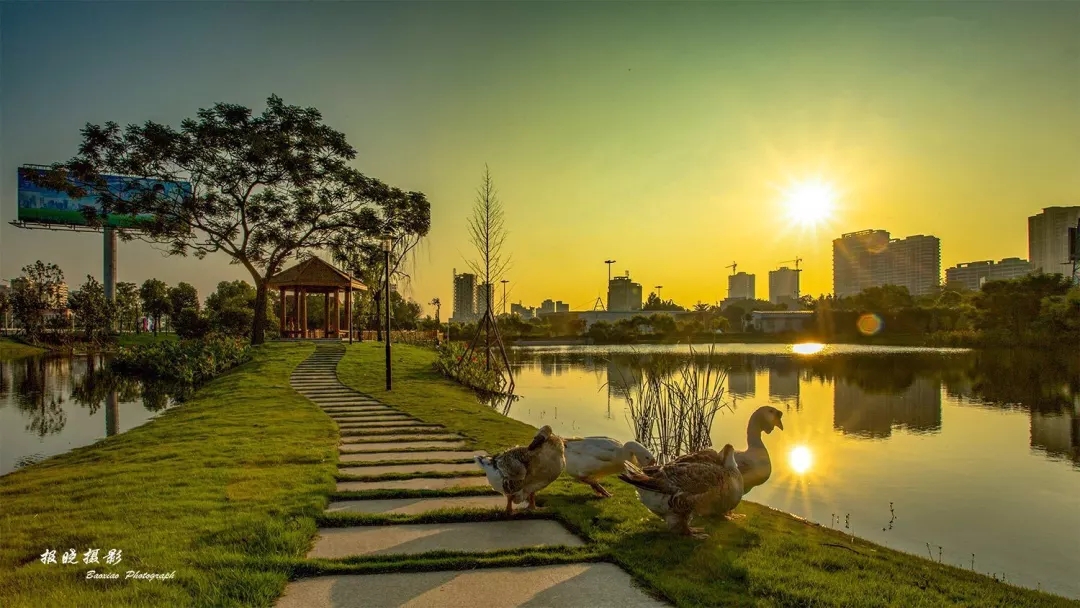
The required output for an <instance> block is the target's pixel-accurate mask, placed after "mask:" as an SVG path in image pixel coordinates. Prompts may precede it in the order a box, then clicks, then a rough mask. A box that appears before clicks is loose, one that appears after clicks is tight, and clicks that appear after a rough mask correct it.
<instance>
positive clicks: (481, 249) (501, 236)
mask: <svg viewBox="0 0 1080 608" xmlns="http://www.w3.org/2000/svg"><path fill="white" fill-rule="evenodd" d="M469 242H470V243H472V245H473V247H474V248H475V249H476V253H477V255H478V258H477V259H472V260H467V263H468V265H469V267H470V268H471V269H472V271H473V272H474V273H476V274H477V275H478V276H480V277H483V283H482V284H481V285H482V289H483V297H484V315H483V317H481V319H480V322H479V323H477V325H476V334H475V335H474V336H473V339H472V342H471V343H470V344H469V347H468V348H467V349H466V350H465V353H464V354H463V355H462V357H461V359H460V360H459V361H458V364H459V365H460V364H461V362H462V361H464V360H465V358H466V357H468V356H469V353H470V352H471V351H472V350H473V349H474V348H475V345H476V343H477V342H478V341H479V339H480V334H481V332H482V333H483V334H484V367H485V369H487V370H491V351H492V348H493V347H494V346H498V348H499V353H500V354H501V355H502V360H503V364H504V369H503V370H502V371H500V375H501V374H502V373H503V372H505V374H506V376H507V377H508V379H509V388H510V390H511V391H512V390H513V386H514V377H513V374H512V373H511V372H510V361H509V359H508V357H507V356H506V347H505V346H504V345H503V342H502V337H501V336H500V335H499V326H498V323H496V321H495V315H494V314H493V313H492V308H493V305H494V302H493V299H494V298H493V296H494V288H493V287H492V286H493V285H494V284H495V283H497V282H498V281H499V280H500V279H502V277H503V275H504V274H505V273H506V270H507V269H508V268H509V267H510V256H509V255H508V254H504V252H503V245H505V243H506V224H505V219H504V216H503V208H502V202H501V201H500V200H499V196H498V192H496V190H495V183H494V182H493V181H492V179H491V170H490V169H489V168H488V166H487V165H486V164H485V165H484V175H483V177H482V178H481V181H480V187H479V188H477V189H476V202H475V204H474V205H473V211H472V216H471V217H470V218H469ZM492 337H494V339H495V340H494V342H492Z"/></svg>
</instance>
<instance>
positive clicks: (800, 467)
mask: <svg viewBox="0 0 1080 608" xmlns="http://www.w3.org/2000/svg"><path fill="white" fill-rule="evenodd" d="M788 462H789V463H790V464H791V470H792V471H795V472H796V473H798V474H799V475H802V474H804V473H806V472H807V471H809V470H810V467H812V466H813V465H814V454H813V452H811V451H810V448H808V447H806V446H805V445H798V446H795V447H794V448H791V452H790V453H789V454H788Z"/></svg>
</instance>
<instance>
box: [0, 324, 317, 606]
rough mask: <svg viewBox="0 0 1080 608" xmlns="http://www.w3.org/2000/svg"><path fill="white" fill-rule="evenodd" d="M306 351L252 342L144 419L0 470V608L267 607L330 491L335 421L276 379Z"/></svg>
mask: <svg viewBox="0 0 1080 608" xmlns="http://www.w3.org/2000/svg"><path fill="white" fill-rule="evenodd" d="M312 351H313V347H312V345H310V344H299V343H287V344H270V345H267V346H264V347H261V348H259V349H257V350H256V351H255V354H254V359H253V360H252V361H251V362H249V363H247V364H244V365H242V366H240V367H238V368H237V369H235V370H233V371H231V372H229V373H226V374H224V375H223V376H221V377H219V378H217V379H215V380H214V381H212V382H211V383H209V384H208V385H207V386H206V387H204V388H203V389H201V390H200V391H198V393H196V395H195V397H194V398H193V399H192V400H190V401H188V402H186V403H185V404H184V405H183V406H181V407H178V408H175V409H172V410H169V411H167V412H166V413H164V414H163V415H162V416H161V417H160V418H157V419H155V420H153V421H151V422H150V423H148V424H146V425H145V426H142V427H139V428H136V429H132V430H130V431H128V432H126V433H123V434H120V435H116V436H113V437H109V438H108V439H105V440H104V441H101V442H99V443H97V444H94V445H91V446H87V447H83V448H78V449H76V450H73V451H72V452H70V453H68V454H64V455H61V456H57V457H54V458H50V459H48V460H46V461H44V462H42V463H40V464H37V465H34V466H32V467H28V468H27V469H24V470H21V471H17V472H15V473H12V474H10V475H7V476H4V477H0V539H2V543H0V606H4V607H5V608H15V607H18V606H34V607H37V606H192V605H196V606H269V605H272V604H273V602H274V601H275V600H276V598H277V597H278V596H279V595H280V594H281V593H282V592H283V590H284V588H285V585H286V583H287V580H288V578H289V576H290V574H291V572H292V571H293V568H294V566H295V564H296V563H297V561H298V560H299V559H300V558H302V557H303V556H304V554H305V553H306V552H307V550H308V548H309V547H310V542H311V539H312V538H313V537H314V535H315V531H316V523H315V522H316V518H317V517H318V516H319V514H320V513H322V511H323V509H324V508H325V506H326V497H327V495H328V494H329V493H330V492H331V491H332V490H333V488H334V471H335V462H336V444H337V430H336V428H335V426H334V424H333V422H332V421H331V420H330V418H329V417H327V416H326V415H325V414H324V413H323V412H321V411H320V410H319V408H318V406H316V405H315V404H313V403H312V402H310V401H308V400H307V399H304V398H303V397H301V396H300V395H298V394H297V393H295V392H294V391H293V390H292V389H291V388H289V384H288V377H289V374H290V373H291V371H292V370H293V369H294V368H295V367H296V365H297V364H298V363H299V362H300V361H302V360H303V359H304V358H306V357H307V356H308V355H309V354H310V353H311V352H312ZM71 548H74V549H75V550H76V551H77V552H78V553H79V560H80V563H79V564H77V565H71V564H67V565H65V564H62V563H61V561H62V560H61V558H62V555H63V553H64V552H65V551H67V550H68V549H71ZM94 548H97V549H100V550H101V552H100V556H99V557H100V559H101V561H102V563H101V564H98V565H87V564H83V563H82V555H83V553H85V552H86V551H87V550H89V549H94ZM48 549H55V550H56V561H57V563H55V564H47V565H46V564H43V563H42V562H41V560H40V557H41V555H42V553H44V552H45V551H46V550H48ZM110 549H119V550H121V551H122V555H121V560H122V561H121V562H120V563H118V564H115V565H107V564H105V563H104V559H105V557H106V554H107V552H108V551H109V550H110ZM91 569H92V570H96V571H97V572H99V573H101V572H110V573H111V572H117V573H119V574H120V579H119V580H86V573H87V571H88V570H91ZM128 570H136V571H141V572H150V573H169V572H172V571H175V572H176V577H175V579H173V580H167V581H140V580H124V578H123V577H124V576H125V574H126V572H127V571H128Z"/></svg>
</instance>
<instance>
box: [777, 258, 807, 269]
mask: <svg viewBox="0 0 1080 608" xmlns="http://www.w3.org/2000/svg"><path fill="white" fill-rule="evenodd" d="M801 261H803V259H802V258H800V257H798V256H796V257H795V259H794V260H784V261H783V262H780V264H787V263H790V262H795V272H802V271H801V270H799V262H801Z"/></svg>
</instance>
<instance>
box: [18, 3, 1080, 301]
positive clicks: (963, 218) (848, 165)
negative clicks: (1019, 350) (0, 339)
mask: <svg viewBox="0 0 1080 608" xmlns="http://www.w3.org/2000/svg"><path fill="white" fill-rule="evenodd" d="M2 10H3V11H4V12H3V22H2V27H3V37H2V45H3V46H2V47H0V48H2V50H3V54H2V66H0V67H2V69H3V72H4V79H5V86H4V88H3V91H2V93H0V95H2V97H0V101H3V104H2V106H0V122H2V125H0V127H2V128H3V131H4V138H3V142H2V144H0V146H2V152H3V154H2V156H3V167H2V169H3V177H4V181H3V191H2V193H3V201H4V202H3V213H4V216H5V217H4V219H5V222H6V221H7V219H8V218H7V216H8V215H9V214H13V213H14V191H13V190H14V175H15V167H16V166H17V165H18V164H23V163H33V162H39V163H40V162H51V161H54V160H63V159H66V158H67V157H69V156H71V155H72V154H73V153H74V152H75V146H76V145H77V143H78V129H79V127H80V126H81V125H82V124H83V123H85V122H87V121H90V122H103V121H105V120H117V121H119V122H121V123H124V122H141V121H143V120H147V119H153V120H160V121H165V122H170V123H172V124H178V123H179V120H180V119H181V118H183V117H186V116H190V115H192V114H194V111H195V110H196V109H197V108H199V107H205V106H209V105H211V104H212V103H214V102H216V101H234V102H238V103H245V104H248V105H252V106H254V107H256V108H261V105H262V100H264V99H265V98H266V96H267V95H269V94H271V93H277V94H279V95H281V96H282V97H283V98H284V99H285V100H286V102H289V103H296V104H301V105H312V106H315V107H318V108H320V109H321V110H322V111H323V113H324V116H325V119H326V121H327V123H328V124H330V125H332V126H334V127H336V128H338V129H340V130H342V131H344V132H345V133H346V135H347V136H348V138H349V140H350V142H351V143H352V144H353V145H354V146H355V147H356V148H357V150H358V152H359V156H358V159H357V163H356V166H357V167H359V168H360V169H362V170H363V171H365V172H367V173H369V174H371V175H374V176H376V177H379V178H380V179H383V180H385V181H387V182H389V183H391V184H394V185H397V186H399V187H402V188H407V189H418V190H422V191H424V192H425V193H426V194H427V195H428V197H429V199H430V200H431V202H432V224H433V229H432V232H431V235H430V237H429V238H428V239H427V242H426V243H425V245H424V247H423V249H422V250H421V251H420V252H419V253H418V255H417V259H416V264H415V266H414V267H413V269H412V271H413V275H414V281H413V284H412V295H413V297H415V298H416V299H417V300H419V301H421V302H424V303H426V302H427V301H429V300H430V299H431V298H432V297H440V298H441V299H442V300H443V302H447V303H448V302H449V301H450V300H451V299H452V281H451V272H452V269H453V268H455V267H456V268H457V269H458V270H459V271H461V270H463V269H464V268H465V267H466V263H465V256H469V255H471V251H470V249H469V245H468V242H467V232H466V217H467V215H468V213H469V209H470V206H471V204H472V199H473V193H474V189H475V188H476V186H477V185H478V184H479V180H480V175H481V173H482V171H483V167H484V164H485V163H488V164H489V165H490V167H491V172H492V176H493V178H494V180H495V185H496V187H497V188H498V190H499V193H500V195H501V199H502V202H503V204H504V206H505V211H506V219H507V228H508V229H509V233H510V234H509V238H508V240H507V245H508V248H509V250H510V253H511V254H512V257H513V265H512V267H511V269H510V271H509V272H508V273H507V277H506V278H508V279H509V280H510V281H511V284H510V287H511V290H512V295H511V297H510V299H511V300H512V301H515V302H516V301H518V300H521V301H524V302H525V303H526V304H531V305H538V304H539V303H540V301H541V300H543V299H545V298H552V299H559V300H563V301H564V302H568V303H570V305H571V306H572V308H591V306H592V303H593V301H594V300H595V299H596V296H597V295H600V294H601V293H603V291H604V289H605V278H606V267H605V266H604V264H603V260H605V259H609V258H612V259H615V260H617V263H616V264H615V266H614V270H615V272H616V273H621V272H623V271H624V270H630V271H631V276H632V277H633V278H634V279H635V280H637V281H639V282H641V283H642V284H643V285H644V286H645V287H646V293H648V290H649V289H650V288H651V287H652V286H654V285H663V286H664V289H663V296H664V297H665V298H674V299H675V300H676V301H677V302H679V303H682V304H684V305H689V304H692V303H694V302H695V301H698V300H702V301H708V302H715V301H716V300H719V299H722V298H723V297H724V296H725V295H726V279H725V276H726V275H727V274H728V273H729V272H730V271H729V270H726V269H725V268H724V266H726V265H728V264H731V263H732V261H737V262H738V264H739V270H745V271H747V272H753V273H756V274H757V276H758V279H757V286H758V287H757V289H758V296H759V297H767V295H768V294H767V285H768V281H767V272H768V270H770V269H773V268H775V267H776V266H777V265H778V263H779V262H781V261H784V260H790V259H792V258H794V257H795V256H796V255H798V256H800V257H802V258H803V259H804V261H803V263H802V268H804V269H805V271H804V272H803V275H802V277H803V291H804V293H811V294H814V295H817V294H819V293H826V292H829V291H831V240H832V239H833V238H835V237H836V236H838V235H839V234H841V233H842V232H850V231H855V230H862V229H867V228H882V229H886V230H889V231H891V232H892V234H893V235H894V236H895V237H903V236H908V235H912V234H934V235H936V236H938V237H939V238H941V240H942V269H943V270H944V268H945V267H948V266H951V265H953V264H955V263H958V262H965V261H972V260H979V259H991V258H993V259H1000V258H1003V257H1009V256H1020V257H1026V256H1027V240H1026V239H1027V234H1026V232H1027V228H1026V226H1027V217H1028V216H1029V215H1032V214H1034V213H1037V212H1038V211H1039V209H1040V208H1042V207H1045V206H1052V205H1076V204H1080V170H1078V167H1080V3H1068V2H1062V3H1048V2H1047V3H1043V2H1009V3H1006V2H992V3H991V2H986V3H980V2H970V3H929V2H925V3H890V2H886V3H859V4H856V3H822V4H813V3H801V4H788V3H754V4H741V3H713V4H706V3H694V4H672V3H667V4H646V3H635V4H618V3H586V4H577V5H575V4H561V3H533V4H526V3H504V4H487V3H484V4H468V5H465V4H452V3H447V4H438V5H425V4H418V3H408V4H399V5H376V4H359V3H357V4H349V3H331V4H324V5H315V6H312V5H310V4H284V5H283V4H274V5H272V6H270V5H265V4H262V5H246V4H221V5H216V4H197V5H187V6H180V5H151V4H146V5H141V4H140V5H131V4H124V5H97V8H92V7H86V6H79V5H59V6H51V7H46V6H37V5H34V6H31V5H16V6H12V5H5V6H4V8H3V9H2ZM90 13H93V14H90ZM106 13H108V14H106ZM162 20H167V21H168V22H170V23H173V24H174V25H175V26H176V27H171V28H166V29H155V28H152V27H149V25H150V24H152V23H155V22H161V21H162ZM240 24H243V25H244V28H240V27H239V25H240ZM109 28H115V29H117V31H123V32H127V35H126V36H125V37H124V43H123V44H122V45H121V44H119V43H118V42H117V43H112V42H105V43H103V42H101V40H102V39H105V40H108V39H110V36H108V35H104V36H103V35H101V34H102V31H105V33H106V34H107V32H108V30H109ZM150 32H154V33H153V35H151V34H150ZM178 32H184V35H183V36H181V35H180V34H179V33H178ZM49 36H52V38H48V37H49ZM45 38H48V39H50V40H53V42H51V43H50V44H41V42H42V40H43V39H45ZM194 40H199V41H200V42H199V43H198V44H195V43H194V42H193V41H194ZM132 49H143V51H144V52H133V51H132ZM74 56H79V57H80V58H81V60H83V61H85V62H88V63H92V64H94V65H101V66H105V67H106V68H107V69H106V70H105V72H104V75H102V74H98V75H97V76H95V77H93V78H91V77H90V76H89V75H84V74H81V73H74V74H73V75H71V77H70V78H71V82H69V83H68V86H67V90H69V91H77V92H78V94H77V95H68V94H64V95H60V94H59V93H57V91H56V90H54V89H52V88H50V87H47V86H42V83H43V81H42V78H43V77H44V76H43V74H49V73H55V72H53V70H64V69H65V68H64V66H65V65H70V61H71V58H72V57H74ZM28 57H33V58H34V62H28V61H25V60H26V59H27V58H28ZM131 73H140V74H144V75H145V77H143V78H141V79H138V81H137V82H136V81H135V80H132V79H130V78H126V77H124V76H123V75H124V74H131ZM178 81H179V82H183V83H185V86H182V87H178V86H176V83H177V82H178ZM9 82H10V86H9ZM810 179H819V180H822V181H825V182H828V183H830V184H832V185H833V187H834V188H835V189H836V190H837V192H838V193H839V194H840V197H839V200H838V208H837V209H836V210H835V212H834V214H833V216H832V217H831V218H830V220H829V221H828V222H827V223H824V224H822V225H819V226H817V227H816V229H815V230H804V229H802V228H801V227H794V226H792V225H791V224H790V221H789V220H788V218H787V217H786V213H787V210H786V209H785V207H784V205H783V204H782V198H783V195H782V193H781V191H782V190H783V189H784V188H785V187H787V186H788V185H789V184H791V183H793V182H795V183H797V182H800V181H806V180H810ZM0 234H2V235H3V247H2V249H0V251H2V254H3V258H2V259H0V276H4V277H10V276H14V275H16V274H17V273H18V268H19V267H21V266H22V265H24V264H26V263H30V262H32V261H33V260H35V259H38V258H42V259H47V258H50V257H52V258H53V259H55V261H57V262H58V263H60V264H61V266H62V267H64V268H65V271H66V272H67V274H68V275H69V277H79V276H81V275H85V274H87V273H91V274H94V275H96V276H100V272H101V269H100V253H99V251H100V250H99V249H97V247H99V246H100V245H99V243H100V237H93V236H72V235H41V233H38V234H34V235H32V234H31V233H28V232H26V231H20V230H16V229H13V228H11V227H9V226H6V225H5V226H4V227H3V228H2V233H0ZM147 252H149V249H147V248H146V246H144V245H137V244H125V245H123V246H122V248H121V260H120V275H121V276H120V278H121V280H136V281H141V280H142V279H144V278H146V276H149V274H156V275H158V276H160V277H161V278H163V279H164V280H166V281H168V282H170V283H174V282H176V281H179V280H186V281H189V282H192V283H194V284H195V285H196V287H198V288H199V289H200V292H202V293H203V295H205V294H206V293H207V291H208V290H209V289H211V288H212V286H213V285H214V284H215V283H216V282H217V281H218V280H220V279H222V278H232V277H234V276H235V277H242V276H243V273H242V271H240V270H238V269H237V268H236V267H234V266H233V267H230V266H228V264H227V260H226V259H216V260H206V261H201V262H200V261H196V260H172V259H163V258H159V257H158V256H156V255H153V254H150V255H146V253H147ZM447 308H448V307H444V309H443V310H444V316H446V315H447V314H448V313H449V312H450V311H449V310H447Z"/></svg>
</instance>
